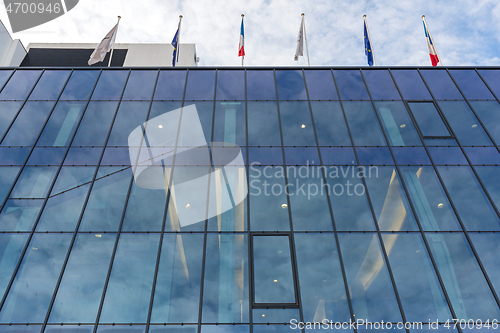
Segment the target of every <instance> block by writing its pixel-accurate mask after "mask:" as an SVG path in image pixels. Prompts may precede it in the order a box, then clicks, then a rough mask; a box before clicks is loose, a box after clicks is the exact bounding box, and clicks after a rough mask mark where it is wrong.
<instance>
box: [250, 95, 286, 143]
mask: <svg viewBox="0 0 500 333" xmlns="http://www.w3.org/2000/svg"><path fill="white" fill-rule="evenodd" d="M248 145H249V146H281V137H280V127H279V120H278V109H277V107H276V102H248Z"/></svg>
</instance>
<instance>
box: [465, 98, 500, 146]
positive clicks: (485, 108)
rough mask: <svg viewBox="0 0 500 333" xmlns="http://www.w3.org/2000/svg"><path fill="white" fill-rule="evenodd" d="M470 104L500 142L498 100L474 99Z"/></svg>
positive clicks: (499, 142)
mask: <svg viewBox="0 0 500 333" xmlns="http://www.w3.org/2000/svg"><path fill="white" fill-rule="evenodd" d="M470 104H471V106H472V108H473V109H474V111H475V112H476V115H477V116H478V117H479V119H481V121H482V122H483V125H484V127H485V129H486V130H487V131H488V133H489V134H490V136H491V137H492V138H493V140H494V141H495V142H496V144H497V145H498V144H500V105H499V104H498V103H497V102H496V101H472V102H470ZM478 125H479V123H478Z"/></svg>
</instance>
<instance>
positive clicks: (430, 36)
mask: <svg viewBox="0 0 500 333" xmlns="http://www.w3.org/2000/svg"><path fill="white" fill-rule="evenodd" d="M422 20H423V21H424V24H425V29H426V30H427V33H428V34H429V38H430V39H431V41H432V45H434V49H435V50H436V55H437V57H438V59H439V63H440V64H441V66H443V62H442V61H441V57H440V56H439V52H438V49H437V47H436V43H434V39H432V35H431V32H430V31H429V27H428V26H427V22H426V21H425V15H422Z"/></svg>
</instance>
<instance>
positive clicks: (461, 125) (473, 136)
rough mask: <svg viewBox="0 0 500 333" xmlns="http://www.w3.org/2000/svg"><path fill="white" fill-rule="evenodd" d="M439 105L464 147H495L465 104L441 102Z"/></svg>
mask: <svg viewBox="0 0 500 333" xmlns="http://www.w3.org/2000/svg"><path fill="white" fill-rule="evenodd" d="M438 104H439V107H440V108H441V110H442V111H443V113H444V115H445V117H446V119H447V120H448V123H449V124H450V126H451V128H452V129H453V132H454V133H455V136H456V138H457V139H458V140H459V141H460V143H461V144H462V145H464V146H492V145H493V144H492V143H491V141H490V139H488V136H487V135H486V133H485V132H484V130H483V128H482V127H481V124H479V121H478V120H477V118H476V116H475V115H474V114H473V113H472V111H471V109H470V108H469V106H468V105H467V104H466V103H465V102H439V103H438Z"/></svg>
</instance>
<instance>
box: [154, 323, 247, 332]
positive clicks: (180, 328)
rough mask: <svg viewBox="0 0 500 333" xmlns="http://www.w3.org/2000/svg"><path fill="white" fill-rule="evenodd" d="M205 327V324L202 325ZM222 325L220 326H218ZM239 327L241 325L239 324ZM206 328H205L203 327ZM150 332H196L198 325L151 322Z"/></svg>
mask: <svg viewBox="0 0 500 333" xmlns="http://www.w3.org/2000/svg"><path fill="white" fill-rule="evenodd" d="M202 327H204V326H202ZM217 327H220V326H217ZM238 327H239V326H238ZM202 329H204V328H202ZM149 332H151V333H196V332H198V325H197V324H195V325H183V324H181V325H167V326H164V325H163V324H161V325H154V324H153V323H151V326H149Z"/></svg>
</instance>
